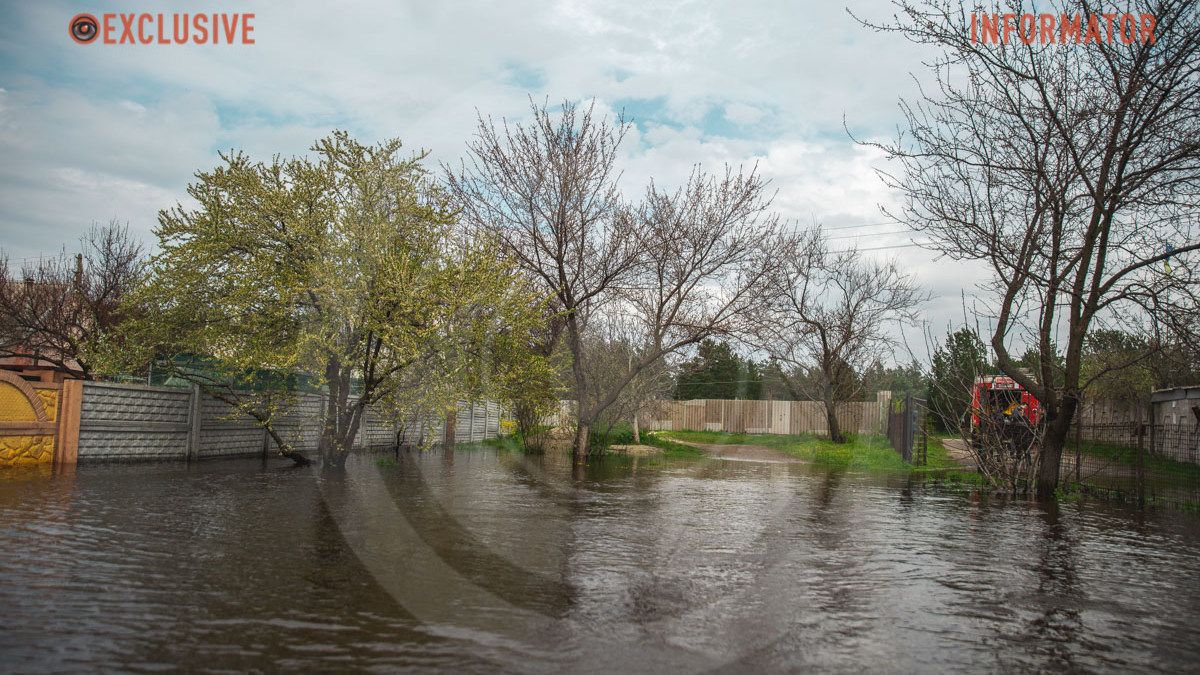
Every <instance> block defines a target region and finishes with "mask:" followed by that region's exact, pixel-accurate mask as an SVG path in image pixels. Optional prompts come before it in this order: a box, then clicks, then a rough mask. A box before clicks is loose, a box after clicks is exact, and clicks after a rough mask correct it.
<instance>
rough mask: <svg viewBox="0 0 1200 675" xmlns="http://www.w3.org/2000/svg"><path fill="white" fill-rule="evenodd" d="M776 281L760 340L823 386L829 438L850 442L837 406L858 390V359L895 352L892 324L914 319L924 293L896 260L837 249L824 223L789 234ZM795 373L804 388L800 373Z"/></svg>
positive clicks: (773, 353)
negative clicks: (822, 226)
mask: <svg viewBox="0 0 1200 675" xmlns="http://www.w3.org/2000/svg"><path fill="white" fill-rule="evenodd" d="M772 281H773V284H772V290H773V293H772V297H771V302H770V304H769V305H768V308H769V310H768V311H767V312H764V314H763V315H762V319H761V321H760V322H759V323H758V324H757V325H756V326H755V327H754V331H753V333H752V334H753V336H754V337H753V338H752V339H753V341H754V342H755V344H756V345H757V346H758V347H760V348H761V349H763V350H764V351H766V352H767V353H769V354H770V355H771V356H772V357H773V358H774V359H776V360H777V361H779V362H781V363H784V364H787V365H790V366H792V367H793V368H795V369H798V370H799V371H800V372H801V373H803V374H805V375H807V376H808V377H806V378H803V380H805V381H807V382H810V383H815V384H816V386H817V387H818V389H819V390H818V391H815V392H808V393H809V395H810V396H812V397H813V398H816V399H819V400H820V401H822V402H823V403H824V407H825V419H826V423H827V426H828V429H829V438H830V439H831V440H832V441H834V442H835V443H843V442H845V441H846V436H845V434H844V433H843V432H842V428H841V425H840V424H839V422H838V418H837V404H838V403H839V402H841V401H844V400H846V399H847V398H849V396H850V395H852V392H849V391H847V386H846V383H847V382H852V381H854V380H855V379H856V378H855V377H854V373H853V366H854V364H855V363H868V362H870V361H871V360H873V359H875V358H878V357H880V356H881V355H882V354H883V353H884V352H886V351H888V350H889V349H890V348H891V347H892V346H893V345H894V343H895V337H894V336H895V334H894V332H892V330H891V329H892V328H893V325H892V324H894V323H895V322H897V321H903V320H912V319H913V318H914V317H913V310H914V309H915V308H916V306H917V305H918V304H920V303H921V302H922V301H923V300H924V295H923V294H922V292H921V291H920V289H919V288H918V286H917V284H916V282H915V281H914V279H913V277H912V276H911V275H909V274H907V273H905V272H903V271H902V270H901V269H900V267H899V266H898V265H897V263H896V262H895V261H894V260H891V261H878V260H868V259H865V258H864V257H863V256H862V254H861V253H859V252H858V251H857V250H855V249H853V248H851V249H846V250H841V251H833V250H830V249H829V246H828V242H827V240H826V239H825V237H824V236H823V234H822V233H821V231H820V229H819V228H818V229H814V230H809V231H807V232H805V233H803V234H801V235H799V236H796V237H793V238H790V239H789V240H788V248H787V249H786V251H785V252H784V253H783V255H782V264H781V265H780V266H779V267H778V269H777V270H776V271H775V274H774V276H773V279H772ZM782 372H786V371H782ZM789 379H791V380H793V384H795V385H797V387H798V388H801V387H802V385H801V384H800V378H789Z"/></svg>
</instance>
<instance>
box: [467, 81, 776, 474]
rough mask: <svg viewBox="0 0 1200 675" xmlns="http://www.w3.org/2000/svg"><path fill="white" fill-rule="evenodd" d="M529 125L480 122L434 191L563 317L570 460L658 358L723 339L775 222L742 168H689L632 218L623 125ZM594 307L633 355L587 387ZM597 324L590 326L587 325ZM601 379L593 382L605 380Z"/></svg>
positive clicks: (569, 110) (589, 120) (582, 118)
mask: <svg viewBox="0 0 1200 675" xmlns="http://www.w3.org/2000/svg"><path fill="white" fill-rule="evenodd" d="M532 115H533V121H532V122H531V123H529V124H528V125H519V124H513V125H509V124H507V123H506V124H503V125H502V126H501V128H500V129H499V130H498V129H497V128H496V125H495V124H494V123H493V122H492V121H491V120H490V119H483V118H481V119H480V122H479V131H478V135H477V138H476V140H475V141H473V142H472V143H470V144H469V146H468V151H469V154H470V159H469V160H468V162H467V163H466V164H465V165H464V166H463V167H462V168H461V169H460V170H459V171H458V172H457V173H456V172H453V171H450V170H448V171H447V182H448V184H449V185H450V187H451V189H452V190H453V192H454V194H455V195H456V196H457V197H458V200H459V204H460V206H461V208H462V210H463V214H464V218H465V219H466V220H467V221H468V222H470V223H473V224H475V225H476V226H479V227H484V228H487V229H489V230H491V231H492V232H494V233H495V236H496V237H497V239H499V240H500V241H501V242H502V243H503V244H504V246H505V250H506V253H507V254H508V255H509V256H511V257H512V258H513V259H514V260H516V261H517V263H518V264H519V265H520V266H521V267H522V268H523V269H525V270H526V272H527V273H528V275H529V276H530V277H532V278H533V279H535V280H537V281H538V282H539V283H540V284H541V286H542V287H543V289H544V291H545V293H546V295H548V296H550V297H551V298H552V299H553V304H554V305H555V306H556V307H557V308H558V309H559V311H561V312H562V314H563V316H564V317H565V321H564V323H565V325H564V333H565V335H564V338H565V346H566V348H567V349H568V350H569V351H570V354H571V359H572V365H571V370H572V390H573V396H574V397H575V400H576V403H577V405H576V414H577V422H578V424H577V427H576V432H575V442H574V445H573V450H574V453H575V460H576V462H577V463H582V462H583V461H584V460H585V457H586V455H587V452H588V435H589V432H590V430H591V427H592V426H593V425H594V424H595V423H596V422H597V421H598V420H599V419H600V418H601V416H602V415H604V414H605V412H606V411H607V410H608V409H609V408H610V407H611V406H612V405H613V404H614V403H615V402H616V401H617V400H618V399H619V398H620V397H621V395H622V392H624V391H625V388H626V387H628V386H629V385H630V383H631V382H633V381H634V380H635V379H636V378H638V377H639V375H640V374H641V373H643V372H645V371H646V370H647V369H651V368H654V367H655V366H656V365H657V364H658V363H659V362H660V361H661V359H663V358H664V356H666V355H668V354H671V353H674V352H676V351H678V350H680V349H683V348H684V347H686V346H688V345H691V344H695V343H697V342H700V341H701V340H703V339H704V338H706V337H709V336H711V335H715V334H720V333H725V332H731V331H732V330H734V328H735V326H736V325H737V323H738V321H739V320H740V319H741V318H743V317H744V316H745V315H746V314H747V313H748V312H749V311H751V310H752V309H753V308H754V307H755V305H756V302H755V299H756V297H757V295H758V294H759V292H760V291H761V289H762V287H763V281H764V280H765V278H766V277H767V275H768V274H769V271H770V269H771V266H772V265H773V264H774V261H775V260H776V257H775V256H773V255H770V254H769V253H768V252H767V249H766V247H765V245H764V244H765V243H766V242H771V241H775V240H776V237H775V236H774V233H775V231H776V230H777V227H778V219H777V217H776V216H774V215H773V214H771V213H770V212H769V207H770V198H769V197H768V196H767V194H766V182H765V181H764V180H762V179H761V178H760V177H759V176H758V175H757V174H756V173H755V172H753V171H749V172H746V171H741V170H738V171H734V170H732V169H726V170H725V172H724V173H723V174H722V175H718V176H711V175H708V174H705V173H703V172H701V171H699V170H697V171H695V172H694V173H693V175H692V176H691V178H690V179H689V180H688V181H687V183H686V185H684V186H683V187H681V188H679V189H678V190H675V191H664V190H661V189H659V188H658V187H657V186H655V185H651V186H649V188H648V189H647V191H646V195H645V199H644V201H643V202H642V203H641V204H640V205H639V206H637V207H630V206H627V205H626V204H624V203H623V201H622V200H621V197H620V195H619V193H618V192H617V188H616V178H617V174H616V169H615V160H616V150H617V147H618V145H619V144H620V142H621V139H622V137H623V136H624V133H625V129H626V127H625V125H624V124H623V122H622V121H620V120H618V121H617V123H616V124H615V125H614V124H612V123H610V122H608V120H606V119H601V120H597V119H596V118H595V117H594V111H593V107H592V106H589V107H587V108H585V109H581V108H579V107H578V106H576V105H575V104H573V103H570V102H567V103H564V104H563V105H562V109H561V111H560V112H559V113H557V114H555V113H552V112H551V111H550V110H549V109H548V108H547V107H546V106H545V105H543V106H536V105H534V106H532ZM600 310H603V312H604V313H606V314H607V315H608V316H610V317H611V316H624V317H630V318H631V320H633V321H635V322H636V324H637V325H638V327H639V333H640V340H639V343H638V344H637V346H636V353H637V357H636V358H634V359H632V360H629V361H627V368H625V369H624V370H623V371H619V372H618V373H616V375H615V377H613V378H612V380H611V385H610V386H603V387H601V386H598V384H597V382H595V381H594V375H592V374H591V373H593V372H594V369H592V368H591V367H590V366H589V364H588V362H587V349H586V345H585V342H586V331H587V328H588V323H589V321H591V320H592V319H593V317H597V316H599V315H598V312H599V311H600ZM597 320H600V319H597ZM612 375H613V373H611V372H608V373H606V377H608V376H612Z"/></svg>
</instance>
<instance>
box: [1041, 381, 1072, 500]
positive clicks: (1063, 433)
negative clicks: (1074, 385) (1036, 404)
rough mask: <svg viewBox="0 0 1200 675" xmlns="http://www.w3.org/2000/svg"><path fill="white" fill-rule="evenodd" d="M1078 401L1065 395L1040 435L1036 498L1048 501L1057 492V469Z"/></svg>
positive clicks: (1070, 395)
mask: <svg viewBox="0 0 1200 675" xmlns="http://www.w3.org/2000/svg"><path fill="white" fill-rule="evenodd" d="M1078 401H1079V399H1078V396H1077V395H1075V394H1065V395H1064V396H1063V397H1062V402H1061V403H1060V405H1059V409H1058V410H1057V411H1051V414H1050V416H1049V417H1050V419H1049V420H1048V423H1047V425H1046V432H1045V433H1044V434H1042V438H1041V451H1040V452H1039V453H1038V475H1037V496H1038V497H1039V498H1042V499H1048V498H1050V497H1053V496H1054V492H1055V491H1056V490H1058V479H1059V475H1058V469H1059V465H1060V464H1061V463H1062V453H1063V448H1065V447H1066V445H1067V437H1069V436H1070V435H1071V420H1072V419H1074V417H1075V411H1076V409H1077V407H1078V406H1077V403H1078Z"/></svg>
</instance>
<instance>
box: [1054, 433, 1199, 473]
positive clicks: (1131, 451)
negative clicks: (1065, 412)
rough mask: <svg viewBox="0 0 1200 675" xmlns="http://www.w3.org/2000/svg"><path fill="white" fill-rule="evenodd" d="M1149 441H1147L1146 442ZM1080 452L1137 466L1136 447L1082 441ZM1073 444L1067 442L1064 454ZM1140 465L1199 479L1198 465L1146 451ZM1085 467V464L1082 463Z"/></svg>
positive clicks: (1133, 466)
mask: <svg viewBox="0 0 1200 675" xmlns="http://www.w3.org/2000/svg"><path fill="white" fill-rule="evenodd" d="M1148 442H1149V441H1147V443H1148ZM1079 450H1080V453H1081V454H1083V455H1086V456H1088V457H1092V458H1095V459H1100V460H1106V461H1109V462H1112V463H1114V464H1121V465H1123V466H1127V467H1130V468H1136V467H1137V448H1130V447H1126V446H1123V445H1116V444H1113V443H1103V442H1100V441H1083V442H1082V443H1081V444H1080V446H1079ZM1074 453H1075V446H1074V444H1073V443H1068V444H1067V447H1065V448H1063V454H1064V455H1068V456H1070V455H1073V454H1074ZM1142 462H1143V463H1142V467H1143V468H1144V469H1145V471H1146V473H1148V474H1159V475H1162V476H1169V477H1171V478H1179V479H1183V480H1186V481H1200V466H1198V465H1196V464H1191V463H1188V462H1177V461H1175V460H1173V459H1170V458H1167V457H1160V456H1158V455H1155V454H1152V453H1150V452H1146V453H1145V454H1144V455H1143V457H1142ZM1084 466H1085V467H1086V466H1087V465H1086V464H1084Z"/></svg>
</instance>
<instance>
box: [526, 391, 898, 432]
mask: <svg viewBox="0 0 1200 675" xmlns="http://www.w3.org/2000/svg"><path fill="white" fill-rule="evenodd" d="M891 396H892V394H891V392H889V391H881V392H878V393H877V394H876V397H875V400H874V401H851V402H846V403H841V404H839V405H838V410H837V415H838V421H839V422H841V424H842V429H843V430H845V431H847V432H850V433H860V434H882V433H885V432H886V430H887V410H888V404H889V403H890V401H891ZM573 407H574V403H573V402H572V401H560V402H559V409H558V411H556V412H555V414H553V415H551V416H550V417H548V418H546V419H545V420H544V423H545V424H548V425H551V426H569V425H570V424H571V423H572V414H571V411H572V409H573ZM639 422H640V424H641V427H642V429H645V430H647V431H723V432H726V433H733V434H740V433H748V434H806V433H807V434H828V433H829V429H828V428H827V424H826V422H825V406H824V404H822V403H820V402H819V401H744V400H729V399H696V400H692V401H653V402H651V403H649V404H647V406H646V412H645V413H643V415H642V417H641V419H640V420H639Z"/></svg>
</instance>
